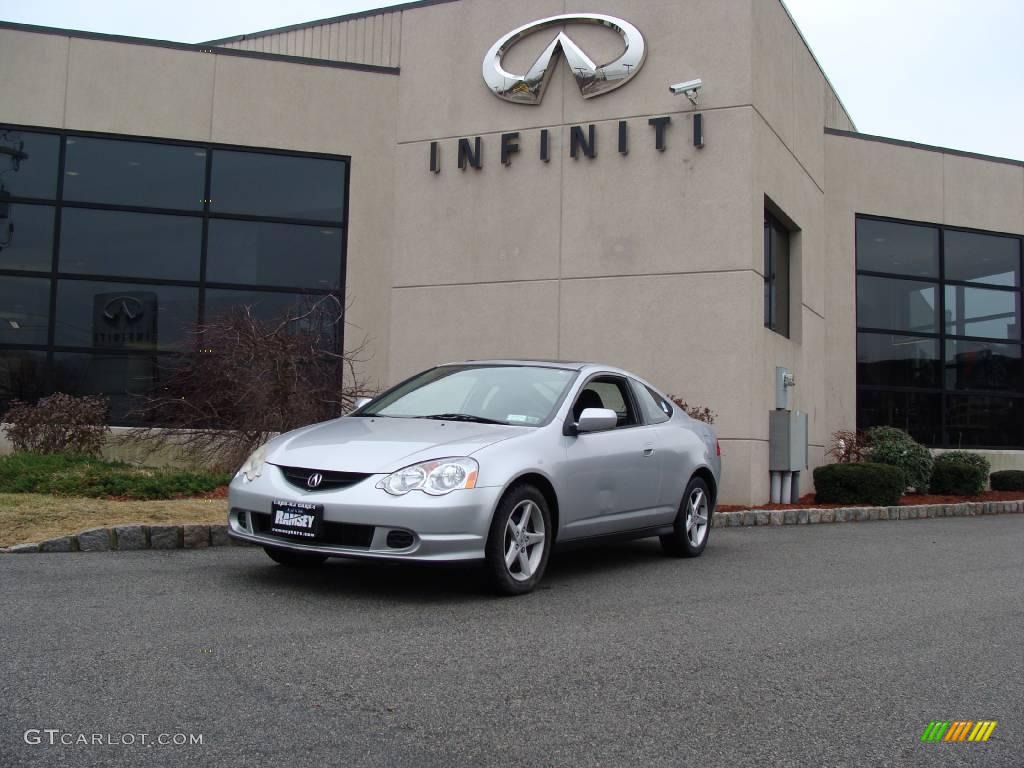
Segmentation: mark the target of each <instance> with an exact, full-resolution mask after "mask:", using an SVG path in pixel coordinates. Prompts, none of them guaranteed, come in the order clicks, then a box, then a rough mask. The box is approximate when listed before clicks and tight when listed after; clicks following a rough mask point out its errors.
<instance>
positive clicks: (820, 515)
mask: <svg viewBox="0 0 1024 768" xmlns="http://www.w3.org/2000/svg"><path fill="white" fill-rule="evenodd" d="M1021 513H1024V501H980V502H966V503H963V504H922V505H918V506H907V507H843V508H840V509H786V510H781V509H773V510H765V509H754V510H747V511H744V512H716V513H715V514H714V515H713V516H712V518H711V526H712V527H713V528H751V527H755V526H779V525H820V524H823V523H864V522H874V521H888V520H925V519H932V518H936V517H977V516H979V515H1012V514H1021Z"/></svg>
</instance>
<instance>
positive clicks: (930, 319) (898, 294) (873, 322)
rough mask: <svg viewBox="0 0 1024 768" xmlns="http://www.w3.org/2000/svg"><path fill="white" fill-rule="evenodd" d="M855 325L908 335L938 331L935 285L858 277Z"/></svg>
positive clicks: (865, 276)
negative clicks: (856, 321) (856, 320)
mask: <svg viewBox="0 0 1024 768" xmlns="http://www.w3.org/2000/svg"><path fill="white" fill-rule="evenodd" d="M857 318H858V324H859V325H861V326H862V327H866V328H884V329H886V330H890V331H905V332H909V333H938V332H939V289H938V286H937V285H935V284H934V283H922V282H918V281H917V280H899V279H889V278H885V277H869V276H867V275H861V276H860V277H858V278H857Z"/></svg>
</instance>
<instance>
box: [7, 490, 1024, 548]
mask: <svg viewBox="0 0 1024 768" xmlns="http://www.w3.org/2000/svg"><path fill="white" fill-rule="evenodd" d="M1012 514H1024V500H1022V501H981V502H966V503H962V504H922V505H916V506H906V507H842V508H839V509H785V510H782V509H773V510H768V509H750V510H745V511H743V512H716V513H715V514H714V515H713V516H712V519H711V525H712V527H714V528H753V527H757V526H782V525H820V524H824V523H865V522H874V521H884V520H925V519H932V518H937V517H978V516H980V515H1012ZM226 546H235V547H250V546H255V545H253V544H250V543H248V542H244V541H239V540H237V539H232V538H230V537H228V527H227V525H198V524H197V525H192V524H189V525H112V526H108V527H104V528H90V529H89V530H86V531H79V532H78V533H75V534H72V535H70V536H58V537H57V538H55V539H47V540H46V541H40V542H38V543H34V544H16V545H15V546H13V547H7V548H5V549H0V553H4V554H21V553H24V552H110V551H119V552H123V551H130V550H141V549H163V550H167V549H206V548H207V547H226Z"/></svg>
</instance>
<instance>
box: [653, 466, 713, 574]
mask: <svg viewBox="0 0 1024 768" xmlns="http://www.w3.org/2000/svg"><path fill="white" fill-rule="evenodd" d="M713 512H714V506H713V505H712V501H711V492H710V491H709V490H708V484H707V483H705V482H704V481H703V480H702V479H701V478H699V477H695V478H693V479H692V480H690V484H689V485H687V486H686V492H685V493H684V494H683V501H682V503H681V504H680V505H679V512H677V513H676V521H675V523H674V526H673V527H674V528H675V530H674V531H673V532H672V533H670V534H668V535H667V536H662V537H661V547H662V549H664V550H665V554H668V555H671V556H672V557H699V556H700V554H701V552H703V551H704V547H706V546H707V545H708V534H710V533H711V515H712V513H713Z"/></svg>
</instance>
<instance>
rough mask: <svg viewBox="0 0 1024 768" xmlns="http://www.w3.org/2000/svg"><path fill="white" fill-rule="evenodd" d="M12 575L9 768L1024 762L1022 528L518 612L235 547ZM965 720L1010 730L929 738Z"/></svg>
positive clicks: (771, 544)
mask: <svg viewBox="0 0 1024 768" xmlns="http://www.w3.org/2000/svg"><path fill="white" fill-rule="evenodd" d="M0 584H2V590H0V610H2V615H3V622H2V629H0V659H2V662H0V663H2V676H0V721H2V723H3V725H2V729H0V764H3V765H5V766H76V767H77V766H140V765H141V766H149V765H158V766H162V765H185V764H194V765H203V766H242V765H245V766H257V765H269V766H273V765H287V766H306V765H310V766H313V765H315V766H328V765H330V766H484V765H502V766H531V765H533V766H591V765H601V766H678V765H699V766H730V767H733V766H755V765H756V766H791V765H792V766H886V765H894V766H895V765H900V766H902V765H911V766H918V765H920V766H943V765H957V766H960V765H978V766H1022V765H1024V517H1022V516H1006V517H985V518H949V519H939V520H923V521H906V522H898V523H896V522H894V523H864V524H848V525H832V526H828V525H820V526H810V527H802V526H801V527H784V528H755V529H716V530H714V531H712V538H711V541H710V544H709V547H708V550H707V552H706V553H705V555H704V556H703V557H702V558H700V559H698V560H693V561H679V560H670V559H666V558H664V557H663V556H662V555H661V554H660V551H659V549H658V546H657V543H656V542H654V541H644V542H634V543H629V544H620V545H611V546H605V547H602V548H596V549H587V550H580V551H575V552H570V553H565V554H562V555H559V556H556V557H555V558H554V559H553V560H552V564H551V567H550V569H549V571H548V576H547V579H546V584H545V585H544V586H543V588H542V589H540V590H539V591H538V592H536V593H535V594H533V595H530V596H527V597H523V598H515V599H496V598H491V597H489V596H487V595H486V594H484V593H482V592H481V590H480V587H479V585H478V579H477V576H476V574H475V573H474V572H473V571H471V570H462V569H424V568H409V567H398V566H390V565H377V564H361V563H346V562H332V563H331V564H329V565H327V566H326V567H325V568H323V569H322V570H320V571H317V572H311V573H296V572H290V571H288V570H285V569H284V568H281V567H279V566H275V565H273V564H272V563H271V562H270V560H269V559H268V558H266V556H265V555H264V554H263V552H262V551H260V550H253V549H242V548H230V549H217V550H207V551H172V552H138V553H134V552H122V553H117V552H115V553H97V554H76V555H58V554H53V555H10V556H3V557H0ZM959 719H963V720H979V719H990V720H997V721H998V723H999V724H998V726H997V727H996V729H995V731H994V732H993V734H992V737H991V739H990V740H989V741H988V742H987V743H984V744H973V743H966V742H965V743H938V744H922V743H921V742H920V741H919V738H920V736H921V733H922V731H923V730H924V728H925V726H926V725H927V724H928V722H929V721H930V720H959ZM30 729H35V730H40V731H43V730H44V729H51V730H57V731H59V733H58V734H56V735H55V736H53V738H55V739H57V740H58V742H59V740H60V739H62V738H64V739H67V738H68V736H65V735H64V734H68V735H70V737H71V738H73V739H78V735H79V734H86V735H88V736H89V738H91V735H92V734H101V735H103V737H104V738H105V739H107V740H109V738H110V737H111V736H113V737H114V740H115V741H118V740H122V741H126V740H127V739H125V738H124V737H123V735H124V734H142V733H146V734H148V735H149V738H150V739H154V738H156V737H157V735H159V734H168V735H174V734H179V733H183V734H189V735H195V734H201V736H202V742H203V743H202V744H201V745H199V744H196V745H178V746H176V745H174V744H171V745H167V746H161V745H155V746H149V745H142V744H140V743H138V737H137V736H136V737H135V739H136V744H134V745H130V746H128V745H125V744H116V745H109V744H88V745H83V744H71V745H60V744H59V743H58V744H55V745H52V746H51V745H50V744H48V743H47V741H46V739H47V738H48V737H47V735H46V734H45V733H42V734H40V737H39V740H40V741H41V742H42V743H40V744H26V743H25V732H26V731H27V730H30ZM150 743H151V742H150Z"/></svg>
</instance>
